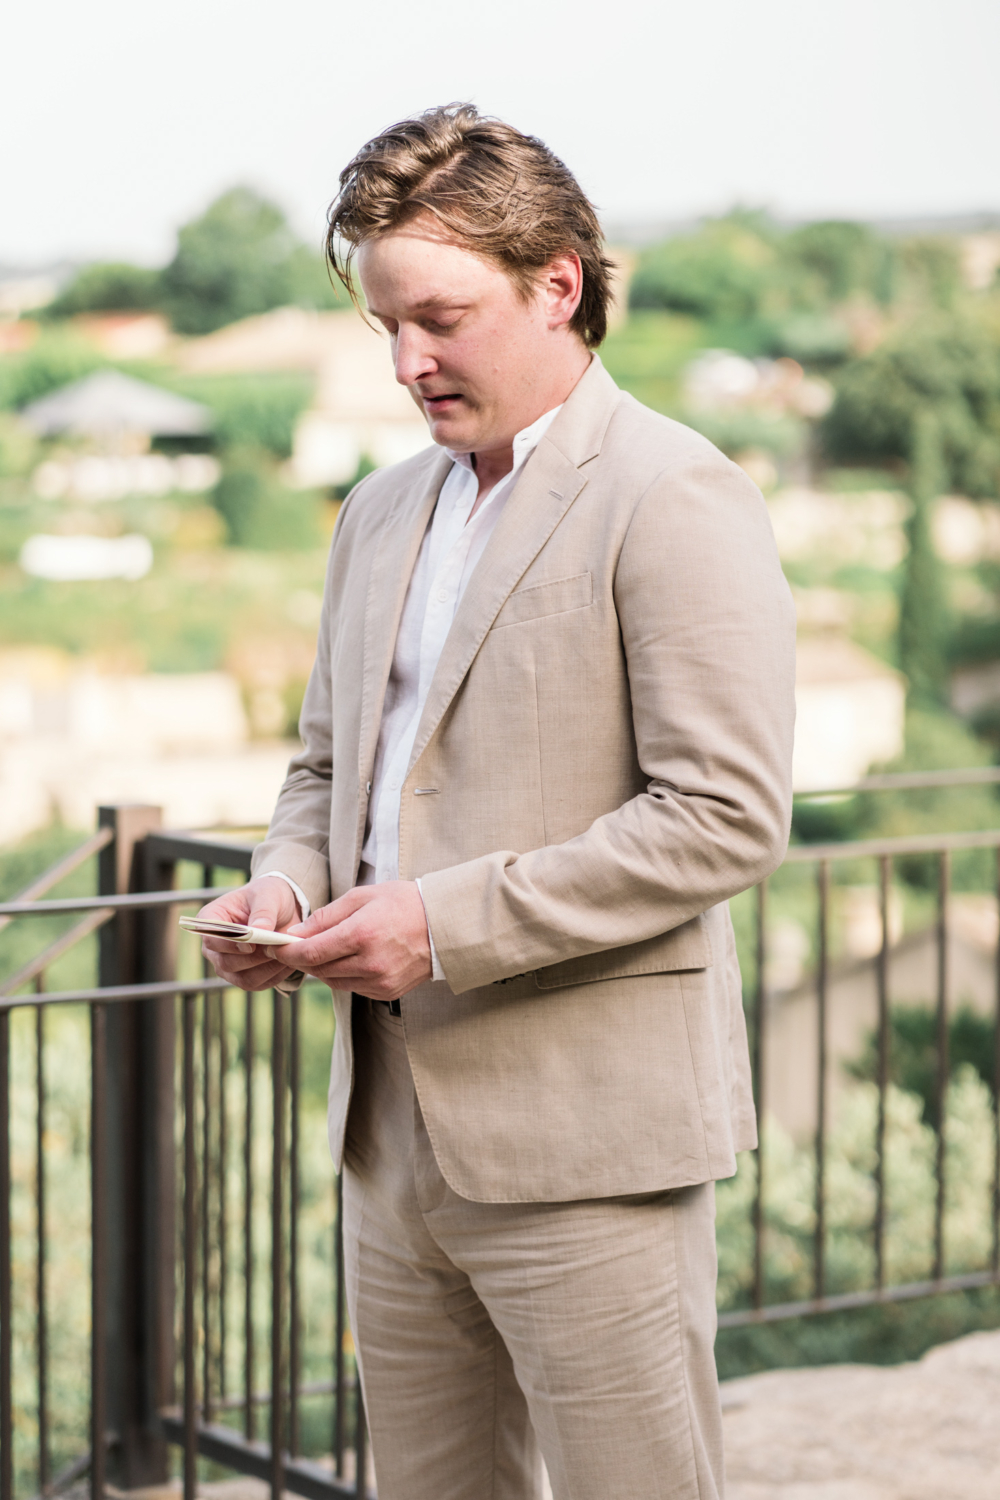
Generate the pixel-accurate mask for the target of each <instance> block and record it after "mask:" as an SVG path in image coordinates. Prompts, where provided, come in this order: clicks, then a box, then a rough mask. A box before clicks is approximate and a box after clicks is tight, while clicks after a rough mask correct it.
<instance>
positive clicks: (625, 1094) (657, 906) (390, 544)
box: [254, 358, 795, 1202]
mask: <svg viewBox="0 0 1000 1500" xmlns="http://www.w3.org/2000/svg"><path fill="white" fill-rule="evenodd" d="M449 462H450V461H449V459H448V458H447V455H445V454H444V453H442V452H441V450H440V449H437V448H431V449H429V450H428V451H426V452H424V453H421V454H418V455H417V456H416V457H415V458H412V459H409V460H407V461H406V462H405V463H401V464H396V465H394V466H393V467H391V468H388V469H382V470H379V471H377V472H376V473H374V474H372V475H370V476H369V477H368V478H367V479H364V480H362V482H361V483H360V484H359V485H358V486H357V487H356V488H355V489H354V491H353V492H352V494H351V495H350V496H349V498H348V499H347V501H346V502H345V504H344V506H343V509H342V511H341V514H340V517H339V519H338V523H337V527H336V531H335V534H334V540H333V546H332V550H331V555H330V565H329V573H328V579H327V586H326V595H325V600H324V605H323V614H322V619H321V624H320V633H319V647H318V654H317V660H316V665H315V668H314V671H313V674H312V677H311V679H310V682H309V687H308V691H307V693H306V697H305V703H304V707H303V711H302V719H301V726H300V728H301V733H302V738H303V744H304V748H303V750H302V753H301V754H300V755H298V756H296V757H295V759H294V760H293V761H292V763H291V766H290V769H289V774H288V779H287V781H286V782H285V785H284V787H283V789H282V792H281V795H280V797H279V800H278V804H277V809H276V811H275V815H274V820H273V822H272V824H271V827H270V830H269V832H268V836H267V839H266V841H265V842H264V843H263V844H262V845H261V846H260V847H259V848H258V850H257V852H256V856H255V859H254V873H255V874H257V875H259V874H263V873H265V872H266V871H268V870H277V869H280V870H283V871H285V873H286V874H288V875H290V876H291V877H292V878H293V879H294V880H296V881H297V882H298V883H299V884H300V885H301V886H302V887H303V889H304V890H305V891H306V892H307V894H308V895H309V898H310V900H311V902H312V903H313V906H314V907H317V906H321V905H323V904H324V903H325V902H327V901H328V900H330V899H332V898H335V897H337V896H339V895H342V894H343V893H344V892H345V891H347V890H349V889H350V888H351V887H352V886H353V885H354V884H355V882H356V878H357V873H358V866H359V862H360V854H361V845H362V840H363V837H364V829H365V819H366V810H367V799H368V794H369V789H370V781H371V776H372V766H373V763H374V759H375V749H376V744H377V741H378V735H379V725H380V719H381V712H382V702H383V696H384V693H385V687H386V681H387V678H388V674H389V669H390V664H391V660H392V655H393V648H394V644H395V639H396V632H397V628H398V625H399V619H400V614H401V611H402V606H403V600H404V597H405V593H406V588H407V584H408V582H409V579H410V574H411V571H412V568H413V565H414V562H415V559H416V555H417V552H418V549H419V547H420V542H421V539H422V537H423V534H424V530H425V527H426V526H427V523H428V520H429V518H430V516H431V514H432V512H433V509H434V504H435V501H436V499H437V495H438V492H439V490H440V488H441V485H442V483H443V480H444V477H445V475H446V473H447V471H448V467H449ZM794 632H795V621H794V610H793V606H792V601H791V597H790V594H789V590H788V587H787V585H786V583H785V581H784V578H783V576H782V573H781V568H780V565H779V562H778V557H777V552H776V549H775V545H774V539H773V536H772V532H771V527H770V523H769V520H768V516H767V511H766V508H765V506H764V502H763V500H762V498H761V495H760V493H759V491H758V490H757V489H756V487H755V486H754V485H753V484H752V483H751V482H750V480H749V479H748V478H747V477H746V475H745V474H744V473H743V471H742V470H741V469H739V468H737V467H736V466H735V465H734V464H732V463H730V462H729V461H728V459H726V458H724V457H723V455H722V454H721V453H719V452H718V450H717V449H715V448H714V447H713V446H712V445H711V444H710V443H709V442H707V441H706V440H705V439H704V438H703V437H701V436H699V435H698V434H697V433H695V432H693V431H691V430H690V429H688V428H686V427H683V426H681V425H680V424H679V423H676V422H672V421H670V420H668V419H667V418H666V417H661V416H658V415H656V414H655V413H653V412H651V411H649V410H647V409H646V408H645V407H643V406H641V405H640V404H639V403H638V402H637V401H635V400H633V398H632V397H631V396H628V395H626V394H624V393H623V392H622V391H620V390H619V389H618V387H617V386H616V385H615V384H614V382H613V381H612V380H611V378H610V376H609V375H608V374H607V372H606V371H605V370H604V368H603V367H602V365H601V363H600V361H599V360H598V359H596V358H595V359H594V361H593V363H592V364H591V366H590V368H589V369H588V371H587V372H586V374H585V375H584V376H583V378H582V379H581V381H580V382H579V384H578V385H577V387H576V388H575V389H574V391H573V392H572V394H571V395H570V396H569V398H568V400H567V401H566V403H565V405H564V407H563V409H562V411H561V412H560V413H559V415H558V416H557V417H556V419H555V420H554V421H553V423H552V425H551V426H550V428H549V430H548V432H547V434H546V435H545V437H543V439H542V441H541V443H540V444H539V446H538V447H537V449H536V450H535V452H534V454H533V455H532V457H531V458H530V460H529V461H528V463H527V465H526V466H525V469H524V471H523V473H522V475H521V477H520V479H519V480H518V482H517V485H516V487H515V489H514V490H513V492H512V494H511V496H510V497H509V499H508V501H507V504H506V506H505V509H504V511H503V513H502V515H501V517H500V519H499V521H498V523H497V527H496V530H495V531H494V533H493V536H492V538H491V539H490V542H489V544H488V546H487V549H486V551H485V553H484V554H483V557H482V558H481V560H480V562H479V564H478V565H477V568H476V570H475V572H474V574H473V576H472V579H471V580H470V583H469V586H468V588H467V590H466V593H465V595H464V597H463V599H462V602H461V604H460V605H459V608H458V611H457V613H456V616H455V619H454V622H453V624H452V628H451V631H450V633H449V636H448V639H447V641H446V643H445V646H444V650H443V652H442V654H441V658H440V661H439V664H438V668H437V672H436V674H435V676H434V680H433V682H432V685H431V689H430V693H429V696H428V698H427V702H426V706H425V708H424V712H423V717H422V719H421V722H420V725H419V728H418V731H417V737H416V741H415V743H414V747H413V753H412V757H411V761H410V769H409V774H408V775H407V778H406V782H405V784H404V789H403V793H402V807H401V813H400V827H399V851H400V878H401V879H404V880H405V879H412V878H414V877H417V876H419V877H421V886H422V889H423V894H424V901H425V905H426V908H427V913H428V919H429V923H430V928H431V931H432V933H433V935H434V941H435V943H436V946H437V951H438V956H439V958H440V961H441V965H442V967H443V970H444V973H445V976H446V979H447V983H446V984H445V983H441V982H437V983H428V984H426V985H422V986H420V987H419V988H417V989H416V990H413V991H411V993H410V994H408V995H406V996H405V997H404V999H403V1003H402V1016H403V1026H404V1030H405V1036H406V1043H407V1048H408V1052H409V1058H410V1064H411V1067H412V1071H413V1077H414V1081H415V1084H416V1089H417V1095H418V1098H419V1101H420V1105H421V1109H422V1111H423V1115H424V1118H425V1120H426V1124H427V1129H428V1132H429V1135H430V1139H431V1142H432V1144H433V1147H434V1150H435V1153H436V1155H437V1159H438V1162H439V1165H440V1167H441V1170H442V1172H443V1174H444V1176H445V1178H446V1179H447V1180H448V1182H449V1183H450V1184H451V1186H452V1187H453V1188H454V1190H455V1191H456V1192H457V1193H459V1194H460V1195H461V1196H463V1197H466V1198H470V1199H473V1200H476V1201H480V1202H526V1201H565V1200H569V1199H575V1198H586V1197H604V1196H610V1195H615V1194H625V1193H642V1192H648V1191H655V1190H660V1189H665V1188H670V1187H680V1186H683V1185H686V1184H690V1183H697V1182H703V1181H706V1180H708V1179H710V1178H718V1177H724V1176H728V1175H731V1174H732V1173H733V1172H734V1171H735V1165H736V1162H735V1153H736V1152H737V1151H739V1150H742V1149H745V1148H747V1147H750V1146H752V1145H754V1144H755V1139H756V1134H755V1124H754V1111H753V1102H752V1095H751V1086H750V1069H749V1060H748V1056H747V1042H746V1030H745V1026H744V1019H743V1007H742V991H741V984H740V974H739V966H738V964H737V960H736V950H735V944H734V941H733V932H732V925H731V923H730V920H729V911H728V906H727V905H726V901H727V898H728V897H730V896H732V895H734V894H735V893H737V892H738V891H741V890H743V889H745V888H746V887H748V886H750V885H752V884H754V883H755V882H757V881H759V880H760V879H762V878H763V877H764V876H766V875H767V874H768V873H769V872H770V871H772V870H773V869H774V868H775V867H776V866H777V865H778V863H779V862H780V860H781V858H782V856H783V853H784V850H785V846H786V841H787V836H788V824H789V816H790V807H791V784H790V768H791V749H792V728H793V719H794V698H793V690H794ZM334 1005H335V1009H336V1019H337V1033H336V1042H335V1048H334V1057H333V1064H332V1070H331V1084H330V1110H329V1124H330V1143H331V1148H332V1150H333V1154H334V1159H335V1161H337V1162H338V1164H339V1161H340V1158H341V1155H342V1150H343V1140H344V1130H345V1122H346V1118H347V1112H348V1107H349V1102H350V1095H351V1088H352V1084H353V1062H352V1047H351V1025H350V1007H351V997H350V995H349V994H346V993H336V992H335V993H334Z"/></svg>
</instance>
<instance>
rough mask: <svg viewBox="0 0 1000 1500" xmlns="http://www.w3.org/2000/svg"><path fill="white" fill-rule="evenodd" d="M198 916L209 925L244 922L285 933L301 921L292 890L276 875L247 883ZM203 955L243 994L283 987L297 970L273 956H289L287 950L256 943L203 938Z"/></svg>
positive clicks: (222, 897) (203, 909)
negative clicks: (243, 992) (286, 954)
mask: <svg viewBox="0 0 1000 1500" xmlns="http://www.w3.org/2000/svg"><path fill="white" fill-rule="evenodd" d="M198 915H199V916H200V917H204V918H205V920H206V921H209V922H211V921H217V922H242V923H243V924H244V925H245V926H248V927H265V928H267V929H268V930H269V931H271V932H284V930H285V929H286V927H291V926H292V924H293V923H294V922H298V921H300V920H301V913H300V912H299V903H298V902H297V901H296V899H295V895H294V893H293V891H292V888H291V886H290V885H288V883H287V882H286V881H284V880H278V879H276V878H275V877H274V876H273V875H261V876H259V877H258V879H256V880H250V881H248V882H247V884H246V885H241V886H240V888H239V890H236V891H231V892H230V893H229V895H228V896H220V897H219V899H218V900H217V901H211V902H209V904H208V906H205V907H203V908H202V909H201V911H200V912H199V913H198ZM201 951H202V953H203V954H204V955H205V957H206V958H207V959H208V961H209V962H210V963H211V964H214V966H215V972H216V973H217V974H218V975H219V977H220V978H221V979H227V980H228V981H229V983H230V984H231V985H233V986H234V987H235V988H236V989H240V990H269V989H271V988H272V986H273V985H276V984H282V983H283V982H284V980H286V979H287V978H288V976H289V974H292V973H293V972H294V968H295V966H294V965H289V964H285V963H282V962H281V961H280V960H278V959H277V958H276V957H275V956H274V955H275V952H276V951H277V952H278V953H284V952H286V951H287V950H286V949H284V948H279V949H277V950H275V949H274V948H263V947H259V946H257V945H255V944H253V943H231V942H229V941H228V939H226V938H218V937H204V938H202V942H201ZM293 951H294V949H293Z"/></svg>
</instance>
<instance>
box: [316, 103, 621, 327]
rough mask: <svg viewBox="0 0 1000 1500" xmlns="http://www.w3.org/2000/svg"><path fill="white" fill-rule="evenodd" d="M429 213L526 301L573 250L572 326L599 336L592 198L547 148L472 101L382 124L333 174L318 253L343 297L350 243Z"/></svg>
mask: <svg viewBox="0 0 1000 1500" xmlns="http://www.w3.org/2000/svg"><path fill="white" fill-rule="evenodd" d="M420 213H431V214H434V215H435V216H436V218H437V219H439V220H440V222H441V223H442V224H443V225H444V227H445V228H446V229H447V230H448V231H449V233H450V234H452V235H454V237H455V238H456V239H457V240H458V241H459V242H460V243H461V244H463V245H464V246H466V247H467V248H468V249H469V250H472V251H473V252H474V253H476V254H478V255H482V256H484V257H486V258H487V259H489V260H492V261H494V262H495V263H496V264H497V265H498V266H500V268H501V269H502V270H504V271H505V272H506V273H507V275H508V276H510V278H511V280H512V281H513V282H514V283H515V285H516V286H517V287H518V289H519V291H520V292H521V294H522V295H523V296H524V297H525V298H526V299H527V298H530V297H531V295H532V294H533V293H534V290H535V287H536V285H537V277H538V273H539V272H540V271H541V270H542V269H543V268H544V267H545V266H547V265H549V263H550V262H551V261H552V260H553V259H554V258H555V257H556V256H558V255H561V254H566V253H575V254H577V255H578V256H579V257H580V263H581V266H582V268H583V293H582V296H581V298H580V305H579V307H578V308H577V309H576V312H575V313H574V314H573V317H572V319H571V321H570V327H571V328H572V329H573V331H574V332H575V333H577V334H578V335H579V337H580V338H581V339H582V340H583V342H584V344H586V345H587V347H588V348H590V349H593V348H596V346H597V345H598V344H600V343H601V341H602V340H603V338H604V336H605V334H606V333H607V327H608V307H609V304H610V302H611V299H612V295H613V293H612V285H611V272H612V262H611V261H610V260H609V259H608V257H607V256H606V255H605V254H604V250H603V236H602V234H601V226H600V224H599V223H598V219H597V213H596V211H595V209H594V206H593V204H592V203H591V202H590V201H589V199H588V198H587V197H586V195H585V194H584V192H583V190H582V189H581V187H580V185H579V183H578V182H577V180H576V178H575V177H574V176H573V174H572V172H570V170H569V168H568V167H566V166H564V165H563V163H562V162H561V161H560V160H559V158H558V157H557V156H556V155H555V154H554V152H552V151H550V150H549V148H548V146H546V145H544V144H543V142H542V141H540V140H537V139H536V138H535V137H534V136H531V135H522V133H521V132H520V131H519V130H515V129H514V128H513V126H511V125H505V124H504V123H503V121H501V120H495V119H492V118H490V117H489V116H486V115H480V114H479V112H478V110H477V109H476V108H475V106H474V105H472V104H446V105H442V106H440V107H439V108H436V109H428V110H425V111H424V113H423V114H421V115H417V116H416V117H415V118H413V119H410V120H401V121H399V123H398V124H396V125H390V126H389V128H388V129H387V130H383V131H382V132H381V133H380V134H379V135H377V136H375V137H374V138H373V139H372V140H370V141H369V142H368V143H367V145H365V146H362V148H361V150H360V151H359V152H358V153H357V155H356V156H354V158H353V159H352V160H351V161H349V162H348V164H347V166H346V167H345V168H344V170H343V171H342V172H341V174H340V192H339V193H338V195H337V197H336V198H335V199H334V201H333V203H332V204H331V206H330V213H329V221H328V222H329V228H328V231H327V237H326V251H327V256H328V258H329V261H330V265H331V266H332V268H333V270H334V271H335V272H336V274H337V276H338V277H339V278H340V280H341V281H342V282H343V283H344V286H345V287H346V288H347V290H348V292H349V293H350V295H351V297H352V298H353V299H354V301H355V302H357V295H356V292H355V288H354V283H353V279H352V276H351V262H352V259H353V256H354V252H355V250H356V249H357V248H358V246H359V245H362V244H364V242H365V241H366V240H370V239H374V238H376V237H377V236H379V235H382V234H388V233H389V231H390V230H393V229H398V228H400V227H401V226H402V225H403V224H406V223H407V222H408V221H409V220H410V219H413V218H415V217H416V216H417V215H418V214H420Z"/></svg>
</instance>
